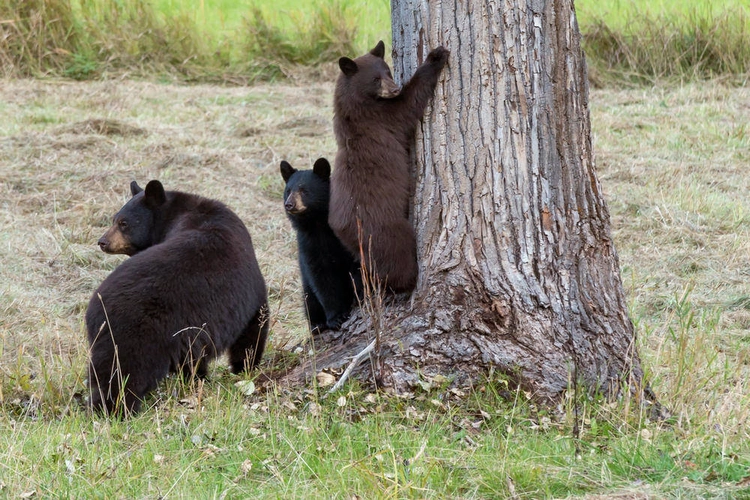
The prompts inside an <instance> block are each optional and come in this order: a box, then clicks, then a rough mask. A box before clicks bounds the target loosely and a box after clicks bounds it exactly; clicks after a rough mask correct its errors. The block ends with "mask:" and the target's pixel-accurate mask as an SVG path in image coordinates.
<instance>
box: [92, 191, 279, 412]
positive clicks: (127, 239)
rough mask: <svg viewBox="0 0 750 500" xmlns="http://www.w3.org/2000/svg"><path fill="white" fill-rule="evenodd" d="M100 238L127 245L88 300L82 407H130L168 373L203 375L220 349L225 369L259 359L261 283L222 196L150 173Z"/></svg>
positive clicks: (263, 323) (110, 249)
mask: <svg viewBox="0 0 750 500" xmlns="http://www.w3.org/2000/svg"><path fill="white" fill-rule="evenodd" d="M130 190H131V193H132V195H133V197H132V198H131V199H130V200H129V201H128V202H127V203H126V204H125V205H124V206H123V207H122V208H121V209H120V211H119V212H117V214H115V216H114V218H113V225H112V227H111V228H110V229H109V230H108V231H107V232H106V234H105V235H104V236H102V238H101V239H100V240H99V246H100V247H101V249H102V250H103V251H105V252H107V253H113V254H126V255H129V256H130V258H129V259H127V260H125V261H123V262H122V263H121V264H120V265H119V266H118V267H117V268H116V269H115V270H114V271H112V273H111V274H110V275H109V276H107V278H106V279H105V280H104V281H103V282H102V284H101V285H100V286H99V288H98V289H97V290H96V292H94V295H93V296H92V297H91V300H90V301H89V305H88V310H87V311H86V328H87V330H88V340H89V344H90V349H91V360H90V364H89V377H88V379H89V386H90V389H91V401H90V403H91V406H92V407H93V408H94V409H95V410H98V411H102V412H105V413H107V414H116V415H127V414H130V413H136V412H138V411H139V409H140V406H141V400H142V399H143V397H144V396H145V395H146V394H147V393H148V392H150V391H151V390H153V389H154V388H156V385H157V384H158V382H159V381H160V380H161V379H163V378H164V377H165V376H166V375H167V374H168V373H169V372H180V373H182V374H184V375H197V376H199V377H204V376H205V375H206V370H207V366H206V365H207V363H208V362H209V361H210V360H211V359H213V358H215V357H217V356H219V355H220V354H221V353H223V352H225V351H228V353H229V362H230V364H231V368H232V371H233V372H235V373H236V372H238V371H241V370H243V369H249V368H252V367H254V366H255V365H257V364H258V362H259V361H260V359H261V356H262V355H263V349H264V347H265V344H266V337H267V334H268V321H267V311H268V305H267V293H266V285H265V282H264V280H263V276H262V275H261V272H260V268H259V267H258V262H257V260H256V258H255V252H254V250H253V243H252V240H251V239H250V234H249V233H248V231H247V228H246V227H245V225H244V224H243V223H242V221H241V220H240V218H239V217H237V215H236V214H235V213H234V212H232V211H231V210H230V209H229V208H228V207H227V206H226V205H224V204H223V203H220V202H218V201H215V200H210V199H207V198H203V197H201V196H197V195H193V194H188V193H182V192H178V191H165V190H164V187H163V186H162V184H161V183H160V182H159V181H156V180H153V181H151V182H149V183H148V184H147V185H146V189H145V190H143V189H141V188H140V187H139V186H138V184H137V183H136V182H135V181H133V182H132V183H131V184H130Z"/></svg>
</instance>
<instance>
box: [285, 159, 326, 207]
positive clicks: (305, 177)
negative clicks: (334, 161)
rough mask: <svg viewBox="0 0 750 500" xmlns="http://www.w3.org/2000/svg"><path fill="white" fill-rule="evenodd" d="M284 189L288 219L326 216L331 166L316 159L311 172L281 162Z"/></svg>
mask: <svg viewBox="0 0 750 500" xmlns="http://www.w3.org/2000/svg"><path fill="white" fill-rule="evenodd" d="M280 170H281V177H282V178H283V179H284V182H286V187H285V188H284V210H286V213H287V215H288V216H289V217H290V218H296V219H298V218H301V217H308V216H309V217H313V216H323V217H326V220H327V214H328V201H329V191H330V184H331V183H330V178H331V164H330V163H328V160H326V159H325V158H318V159H317V161H316V162H315V165H314V166H313V169H312V170H297V169H296V168H294V167H292V166H291V165H290V164H289V163H288V162H286V161H282V162H281V167H280Z"/></svg>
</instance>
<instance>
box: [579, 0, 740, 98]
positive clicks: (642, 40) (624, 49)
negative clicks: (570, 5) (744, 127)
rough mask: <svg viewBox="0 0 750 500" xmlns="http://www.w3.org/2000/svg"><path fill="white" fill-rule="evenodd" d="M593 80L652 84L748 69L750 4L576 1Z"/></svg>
mask: <svg viewBox="0 0 750 500" xmlns="http://www.w3.org/2000/svg"><path fill="white" fill-rule="evenodd" d="M576 12H577V14H578V18H579V25H580V28H581V32H582V34H583V38H584V44H583V46H584V50H585V51H586V54H587V57H588V60H589V63H590V65H591V71H590V77H591V79H592V80H593V82H594V84H597V85H605V84H612V83H618V84H621V83H631V84H632V83H635V84H644V83H646V84H652V83H654V82H657V81H660V80H672V81H674V80H680V81H687V80H695V79H699V80H700V79H710V78H716V77H719V76H722V77H725V78H728V79H734V80H735V81H736V82H738V83H741V84H744V83H745V82H746V79H747V74H748V72H750V66H748V65H749V64H750V63H748V61H750V3H748V2H746V1H743V2H735V1H730V0H721V1H709V0H699V1H693V2H684V1H679V0H660V1H656V2H646V1H642V0H627V1H626V0H618V1H610V2H595V1H590V0H581V1H577V2H576Z"/></svg>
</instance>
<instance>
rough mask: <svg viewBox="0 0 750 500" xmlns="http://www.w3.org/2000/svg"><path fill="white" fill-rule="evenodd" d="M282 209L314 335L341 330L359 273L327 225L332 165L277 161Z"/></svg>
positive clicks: (320, 160) (317, 162) (350, 257)
mask: <svg viewBox="0 0 750 500" xmlns="http://www.w3.org/2000/svg"><path fill="white" fill-rule="evenodd" d="M280 170H281V177H282V178H283V179H284V182H286V188H285V189H284V209H285V210H286V215H287V217H289V220H290V221H291V223H292V227H294V229H295V231H296V232H297V248H298V253H299V270H300V275H301V277H302V289H303V292H304V300H305V311H306V313H307V319H308V321H309V322H310V328H311V329H312V331H313V333H316V332H319V331H321V330H325V329H333V330H336V329H338V328H339V327H340V326H341V323H343V322H344V321H345V320H346V318H347V317H349V311H350V310H351V307H352V302H353V301H354V297H355V286H356V283H357V282H358V281H359V269H358V267H357V266H356V264H355V261H354V258H353V256H352V255H351V254H350V253H349V252H348V251H347V250H346V249H345V248H344V246H343V245H342V244H341V242H340V241H339V239H338V238H337V237H336V235H335V234H333V231H332V230H331V227H330V226H329V225H328V202H329V192H330V176H331V165H330V164H329V163H328V160H326V159H325V158H319V159H318V160H317V161H316V162H315V165H314V166H313V169H312V170H297V169H295V168H294V167H292V166H291V165H290V164H289V163H288V162H286V161H282V162H281V166H280Z"/></svg>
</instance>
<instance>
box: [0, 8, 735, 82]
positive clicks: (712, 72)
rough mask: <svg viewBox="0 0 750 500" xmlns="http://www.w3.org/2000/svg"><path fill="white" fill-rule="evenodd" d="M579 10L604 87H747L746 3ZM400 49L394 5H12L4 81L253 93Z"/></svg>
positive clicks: (3, 24) (2, 57) (1, 37)
mask: <svg viewBox="0 0 750 500" xmlns="http://www.w3.org/2000/svg"><path fill="white" fill-rule="evenodd" d="M576 6H577V9H576V10H577V13H578V16H579V19H580V27H581V32H582V33H583V41H584V49H585V50H586V53H587V56H588V61H589V66H590V69H591V71H590V75H591V80H592V82H593V83H594V84H595V85H598V86H604V85H610V86H611V85H613V84H614V85H618V86H622V85H634V84H635V85H642V84H653V83H654V82H664V81H671V82H675V81H677V82H680V81H692V80H702V79H707V78H709V79H711V78H716V77H719V76H721V77H722V78H724V79H726V80H727V81H731V82H732V83H734V84H738V83H739V84H744V82H745V81H746V80H747V74H748V73H749V72H750V66H749V65H750V17H749V14H750V4H749V3H748V1H747V0H742V1H740V2H737V1H730V0H719V1H713V0H697V1H693V2H684V1H678V0H659V1H656V2H649V1H646V0H629V1H626V0H617V1H615V0H611V1H605V2H596V1H592V0H580V1H578V2H576ZM390 38H391V28H390V2H388V1H387V0H368V1H364V2H358V1H354V0H314V1H310V2H301V1H300V0H277V1H270V0H187V1H178V0H152V1H149V0H128V1H123V2H107V1H104V0H88V1H83V0H7V1H6V2H2V3H0V76H2V75H5V76H49V75H54V76H66V77H70V78H75V79H79V80H91V79H102V78H104V79H106V78H115V77H121V76H122V75H123V74H126V75H129V76H143V75H149V77H151V76H152V75H154V74H158V75H160V76H161V77H163V78H166V79H170V80H175V79H178V80H181V81H190V82H217V81H220V82H225V83H226V82H229V83H233V84H237V83H240V84H244V83H247V82H256V81H268V80H272V79H279V78H284V77H290V76H292V77H293V76H294V75H295V74H297V71H298V67H299V66H304V67H310V66H312V67H319V65H320V64H322V63H326V62H329V61H334V60H336V59H338V57H340V56H341V55H349V56H351V55H353V54H358V53H362V52H363V51H364V50H365V49H366V48H370V47H372V46H373V45H374V43H375V42H376V41H377V40H380V39H383V40H385V41H386V42H389V41H390ZM388 45H390V44H389V43H388Z"/></svg>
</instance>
